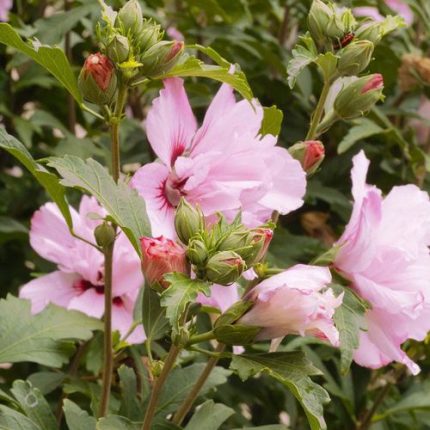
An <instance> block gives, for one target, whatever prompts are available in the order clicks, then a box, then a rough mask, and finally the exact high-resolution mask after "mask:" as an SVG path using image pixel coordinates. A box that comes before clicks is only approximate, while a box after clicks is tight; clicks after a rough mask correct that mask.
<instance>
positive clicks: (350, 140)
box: [337, 118, 384, 154]
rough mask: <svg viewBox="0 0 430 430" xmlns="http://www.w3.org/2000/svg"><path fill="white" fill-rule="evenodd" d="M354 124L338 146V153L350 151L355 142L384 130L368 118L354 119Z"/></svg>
mask: <svg viewBox="0 0 430 430" xmlns="http://www.w3.org/2000/svg"><path fill="white" fill-rule="evenodd" d="M353 124H354V125H353V126H352V127H351V128H350V129H349V130H348V133H347V134H346V135H345V137H344V138H343V139H342V140H341V142H340V143H339V145H338V147H337V153H338V154H343V153H344V152H346V151H348V149H350V148H351V147H352V146H353V145H354V144H356V143H357V142H359V141H360V140H362V139H366V138H367V137H370V136H374V135H376V134H380V133H383V132H384V129H383V128H382V127H380V126H379V125H377V124H375V123H374V122H373V121H372V120H370V119H367V118H359V119H357V120H355V121H353Z"/></svg>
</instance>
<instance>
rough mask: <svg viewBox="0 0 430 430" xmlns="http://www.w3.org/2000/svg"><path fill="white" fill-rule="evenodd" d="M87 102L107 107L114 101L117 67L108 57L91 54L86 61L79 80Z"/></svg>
mask: <svg viewBox="0 0 430 430" xmlns="http://www.w3.org/2000/svg"><path fill="white" fill-rule="evenodd" d="M78 85H79V89H80V91H81V93H82V95H83V97H84V99H85V100H87V101H89V102H90V103H94V104H98V105H105V104H108V103H110V102H111V101H112V99H113V96H114V95H115V92H116V88H117V77H116V71H115V66H114V65H113V63H112V61H111V60H110V59H109V58H108V57H106V55H103V54H100V53H99V52H98V53H96V54H91V55H89V56H88V58H87V59H86V60H85V63H84V66H83V67H82V70H81V73H80V74H79V79H78Z"/></svg>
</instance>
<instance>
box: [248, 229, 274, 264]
mask: <svg viewBox="0 0 430 430" xmlns="http://www.w3.org/2000/svg"><path fill="white" fill-rule="evenodd" d="M251 234H252V240H251V243H252V246H253V248H254V250H255V251H256V255H255V257H254V261H253V263H252V264H257V263H259V262H260V261H262V260H263V259H264V257H265V256H266V254H267V251H268V249H269V245H270V242H271V241H272V238H273V230H272V229H271V228H268V227H258V228H254V229H253V230H251Z"/></svg>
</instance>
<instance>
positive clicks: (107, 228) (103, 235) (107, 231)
mask: <svg viewBox="0 0 430 430" xmlns="http://www.w3.org/2000/svg"><path fill="white" fill-rule="evenodd" d="M115 235H116V233H115V229H114V228H113V227H112V225H111V224H109V223H107V222H103V223H101V224H100V225H98V226H97V227H96V229H95V230H94V237H95V238H96V243H97V245H98V246H101V247H102V248H106V247H107V246H109V245H111V244H112V242H113V241H114V240H115Z"/></svg>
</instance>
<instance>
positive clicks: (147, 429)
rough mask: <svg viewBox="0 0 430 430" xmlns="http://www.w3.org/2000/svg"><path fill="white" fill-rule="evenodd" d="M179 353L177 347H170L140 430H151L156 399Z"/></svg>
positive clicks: (153, 388)
mask: <svg viewBox="0 0 430 430" xmlns="http://www.w3.org/2000/svg"><path fill="white" fill-rule="evenodd" d="M179 352H180V349H179V347H177V346H176V345H174V344H172V346H171V347H170V351H169V354H168V355H167V358H166V360H165V362H164V365H163V370H162V371H161V373H160V376H159V377H158V378H157V380H156V381H155V384H154V386H153V387H152V391H151V397H150V399H149V404H148V408H147V409H146V413H145V419H144V420H143V426H142V430H151V425H152V420H153V418H154V415H155V410H156V407H157V403H158V398H159V397H160V393H161V389H162V388H163V385H164V383H165V382H166V379H167V376H168V375H169V373H170V371H171V370H172V368H173V365H174V364H175V360H176V357H177V356H178V354H179Z"/></svg>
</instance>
